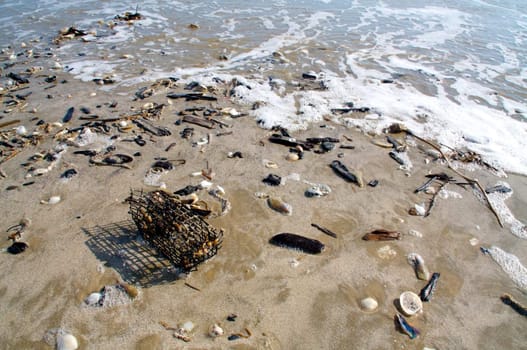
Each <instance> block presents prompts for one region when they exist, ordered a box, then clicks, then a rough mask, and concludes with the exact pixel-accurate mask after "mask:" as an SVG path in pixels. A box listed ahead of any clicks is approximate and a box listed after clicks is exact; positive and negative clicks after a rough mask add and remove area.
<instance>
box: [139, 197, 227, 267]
mask: <svg viewBox="0 0 527 350" xmlns="http://www.w3.org/2000/svg"><path fill="white" fill-rule="evenodd" d="M129 203H130V211H129V213H130V214H131V216H132V219H133V221H134V222H135V224H136V225H137V228H138V229H139V231H140V232H141V234H142V236H143V238H144V239H145V240H146V241H147V242H149V243H151V244H152V245H153V246H154V247H155V248H156V250H157V251H159V252H160V253H161V254H163V255H164V256H165V257H166V258H167V259H169V260H170V261H171V262H172V264H173V265H174V266H175V267H178V268H181V269H183V270H185V271H190V270H195V269H196V267H197V265H199V264H200V263H202V262H203V261H205V260H207V259H209V258H212V257H213V256H214V255H216V253H217V252H218V249H220V248H221V243H222V240H223V230H218V229H216V228H214V227H212V226H211V225H209V224H208V223H207V222H206V221H205V220H203V218H202V217H201V216H199V215H198V214H196V213H195V212H193V211H192V209H191V208H190V206H189V205H187V204H184V203H182V202H181V201H180V200H179V199H178V197H176V196H175V195H172V194H170V193H168V192H165V191H159V190H158V191H152V192H147V193H144V192H143V191H132V193H131V195H130V198H129Z"/></svg>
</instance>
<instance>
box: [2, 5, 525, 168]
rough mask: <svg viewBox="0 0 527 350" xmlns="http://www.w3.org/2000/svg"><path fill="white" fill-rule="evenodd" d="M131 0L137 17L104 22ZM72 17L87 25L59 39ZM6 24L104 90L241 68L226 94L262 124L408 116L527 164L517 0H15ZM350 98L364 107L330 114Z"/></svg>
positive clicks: (435, 135) (436, 135) (521, 11)
mask: <svg viewBox="0 0 527 350" xmlns="http://www.w3.org/2000/svg"><path fill="white" fill-rule="evenodd" d="M136 10H137V11H138V12H139V13H140V14H141V15H142V16H143V19H142V20H139V21H136V22H134V23H133V24H131V25H128V24H125V23H120V24H117V25H115V26H108V25H107V24H108V23H109V22H111V21H112V20H113V18H114V16H116V15H119V14H123V13H124V12H125V11H131V12H135V11H136ZM189 24H196V25H197V26H199V28H197V29H191V28H189ZM70 26H75V27H76V28H78V29H82V30H86V31H89V32H90V33H91V34H90V35H89V36H87V37H84V39H85V40H78V39H75V40H69V41H65V42H63V43H62V44H61V45H60V46H57V45H54V44H53V43H52V39H53V38H54V37H55V36H56V35H57V32H58V30H59V29H61V28H64V27H70ZM0 33H1V34H2V35H0V47H2V48H3V49H4V54H6V55H8V54H10V53H15V55H12V59H13V60H16V59H17V58H16V53H17V51H20V50H21V49H20V45H21V43H22V42H27V43H29V42H32V45H33V46H34V51H35V52H38V51H40V52H41V53H52V54H53V56H52V60H51V61H50V62H51V63H53V61H56V62H59V63H60V65H61V66H62V67H63V69H65V70H66V71H68V72H69V73H71V74H72V75H73V76H74V77H75V78H78V79H82V80H86V81H90V80H92V79H94V78H101V77H104V76H112V77H113V79H115V81H116V83H115V84H112V85H105V86H102V87H101V89H105V90H115V91H116V92H121V93H122V91H125V90H126V89H130V91H135V90H132V89H136V88H137V86H140V85H141V84H143V85H147V84H148V83H150V82H152V81H154V80H155V79H159V78H166V77H177V78H180V79H182V80H187V81H193V80H196V81H203V82H207V83H213V82H214V81H218V79H221V80H223V81H230V80H231V79H233V78H237V79H238V81H240V82H243V84H242V85H240V86H238V87H237V88H236V89H235V94H234V96H233V98H235V99H237V100H238V101H239V102H240V103H246V104H253V103H255V102H259V103H260V104H261V105H262V106H263V107H261V108H259V109H256V110H254V111H253V112H252V113H253V116H254V118H256V119H257V120H258V122H259V124H260V125H261V126H262V127H272V126H274V125H282V126H284V127H286V128H289V129H291V130H295V129H305V128H307V127H309V126H310V125H313V124H316V123H320V122H322V121H323V120H324V118H327V117H328V116H329V117H330V118H331V119H333V120H335V121H337V122H340V123H345V124H347V125H350V126H357V127H360V128H362V129H363V130H365V131H369V132H380V131H381V130H382V129H383V128H384V127H386V126H387V125H389V124H391V123H393V122H402V123H404V124H406V125H407V126H408V127H409V128H410V129H411V130H413V131H414V132H415V133H416V134H419V135H421V136H424V137H428V138H432V139H435V140H437V141H438V142H440V143H441V144H443V145H446V146H450V147H466V148H468V149H470V150H473V151H475V152H478V153H480V154H482V155H483V156H484V158H485V160H486V161H488V162H489V163H492V164H493V165H495V166H497V167H500V168H502V169H503V170H505V171H508V172H514V173H519V174H524V175H525V174H527V152H525V149H527V137H526V136H527V123H526V122H527V105H526V103H527V2H525V1H523V0H509V1H501V0H500V1H498V0H493V1H490V0H461V1H457V0H456V1H453V0H452V1H450V0H436V1H426V2H422V1H415V0H407V1H395V0H386V1H382V2H379V1H358V0H357V1H340V0H319V1H315V0H311V1H289V0H274V1H260V0H254V1H251V2H249V3H248V2H245V1H164V0H163V1H135V2H131V1H102V0H99V1H93V0H92V1H82V2H67V1H55V0H44V1H36V0H19V1H9V2H2V3H0ZM50 62H47V63H46V64H51V63H50ZM305 72H313V73H314V74H315V76H316V77H317V80H316V84H315V87H317V88H316V89H301V88H299V86H302V84H304V83H305V79H302V73H305ZM350 102H352V103H353V105H354V106H355V107H368V109H369V112H368V113H365V114H360V115H357V114H344V115H335V114H332V112H331V109H334V108H340V107H343V105H344V104H345V103H350Z"/></svg>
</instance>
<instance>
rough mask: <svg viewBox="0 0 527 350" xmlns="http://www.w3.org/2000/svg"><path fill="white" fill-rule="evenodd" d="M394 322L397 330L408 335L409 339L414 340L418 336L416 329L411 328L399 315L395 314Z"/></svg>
mask: <svg viewBox="0 0 527 350" xmlns="http://www.w3.org/2000/svg"><path fill="white" fill-rule="evenodd" d="M394 321H395V324H396V326H397V328H398V329H399V330H400V331H402V332H403V333H404V334H406V335H408V336H409V337H410V339H415V338H416V337H417V336H418V335H419V331H418V330H417V328H415V327H412V326H411V325H410V324H409V323H408V321H406V319H405V318H404V317H403V316H402V315H401V314H399V313H397V314H395V317H394Z"/></svg>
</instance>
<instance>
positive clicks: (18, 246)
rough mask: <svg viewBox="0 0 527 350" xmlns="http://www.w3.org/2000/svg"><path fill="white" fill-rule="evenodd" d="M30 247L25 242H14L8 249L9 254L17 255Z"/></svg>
mask: <svg viewBox="0 0 527 350" xmlns="http://www.w3.org/2000/svg"><path fill="white" fill-rule="evenodd" d="M28 247H29V245H28V244H27V243H25V242H17V241H15V242H13V243H12V244H11V245H10V246H9V247H7V252H8V253H9V254H13V255H17V254H20V253H23V252H25V251H26V249H27V248H28Z"/></svg>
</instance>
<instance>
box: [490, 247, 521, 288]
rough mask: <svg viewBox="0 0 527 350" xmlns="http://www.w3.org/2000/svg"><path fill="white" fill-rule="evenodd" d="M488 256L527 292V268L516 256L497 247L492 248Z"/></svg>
mask: <svg viewBox="0 0 527 350" xmlns="http://www.w3.org/2000/svg"><path fill="white" fill-rule="evenodd" d="M488 254H489V255H490V256H491V257H492V259H493V260H494V261H495V262H496V263H497V264H498V265H500V267H501V268H502V269H503V271H505V273H506V274H507V275H508V276H509V277H510V278H511V279H512V280H513V281H514V283H516V284H517V285H518V287H520V288H521V289H522V290H524V291H526V290H527V268H525V266H523V265H522V263H521V262H520V259H518V257H517V256H516V255H513V254H509V253H507V252H505V251H504V250H502V249H500V248H498V247H496V246H492V247H490V248H489V249H488Z"/></svg>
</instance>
